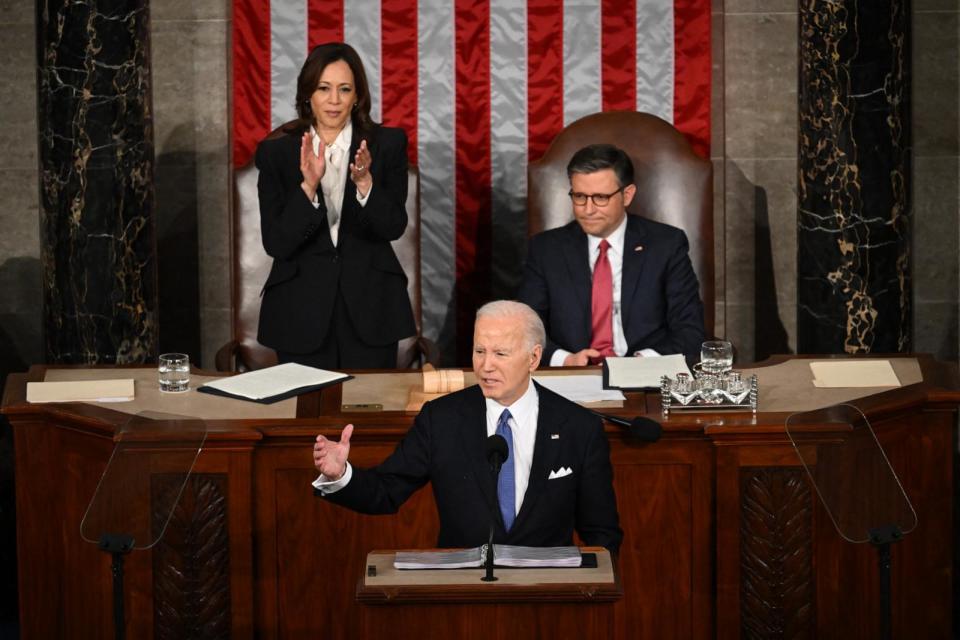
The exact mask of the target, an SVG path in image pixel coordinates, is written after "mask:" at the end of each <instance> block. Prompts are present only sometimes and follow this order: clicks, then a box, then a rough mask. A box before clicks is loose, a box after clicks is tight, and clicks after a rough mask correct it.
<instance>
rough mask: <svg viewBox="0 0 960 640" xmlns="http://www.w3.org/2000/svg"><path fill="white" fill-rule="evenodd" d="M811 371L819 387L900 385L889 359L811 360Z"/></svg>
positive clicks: (815, 383)
mask: <svg viewBox="0 0 960 640" xmlns="http://www.w3.org/2000/svg"><path fill="white" fill-rule="evenodd" d="M810 371H812V372H813V386H815V387H819V388H846V387H899V386H900V380H899V379H898V378H897V374H896V373H895V372H894V370H893V367H892V366H891V365H890V361H889V360H825V361H820V362H811V363H810Z"/></svg>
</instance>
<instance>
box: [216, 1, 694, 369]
mask: <svg viewBox="0 0 960 640" xmlns="http://www.w3.org/2000/svg"><path fill="white" fill-rule="evenodd" d="M233 8H234V14H233V15H234V37H233V53H234V59H233V73H234V162H235V164H236V165H238V166H240V165H243V164H245V163H247V162H248V161H249V160H250V158H251V156H252V153H253V149H254V148H255V147H256V142H257V141H258V140H259V139H260V138H262V137H263V136H265V135H266V134H267V133H268V132H269V131H270V130H271V129H272V128H273V127H275V126H277V125H278V124H281V123H283V122H285V121H287V120H289V119H291V118H293V116H294V104H293V103H294V95H295V92H296V76H297V72H298V71H299V68H300V65H301V64H302V62H303V59H304V57H305V56H306V54H307V52H308V51H309V49H310V48H311V47H313V46H315V45H317V44H319V43H321V42H328V41H331V40H345V41H346V42H349V43H350V44H351V45H353V46H354V48H356V49H357V51H358V52H359V53H360V56H361V58H362V59H363V61H364V65H365V66H366V70H367V74H368V77H369V81H370V85H371V91H372V92H373V94H372V103H373V116H374V119H375V120H382V121H383V122H384V124H387V125H390V126H399V127H403V128H404V129H405V130H406V132H407V135H408V136H409V139H410V147H409V149H410V161H411V162H413V163H416V164H417V165H418V166H419V168H420V175H421V183H422V184H421V214H422V252H421V254H422V274H423V301H424V310H423V311H424V333H425V334H426V335H427V336H429V337H431V338H434V339H437V340H438V341H439V343H440V344H441V346H442V347H444V348H445V352H446V353H449V354H452V353H453V351H452V349H453V345H454V343H455V339H456V336H457V335H459V337H460V340H459V341H457V342H459V346H460V349H459V355H460V357H459V358H457V361H458V363H462V362H464V361H465V359H466V355H467V353H468V349H469V341H470V337H471V333H472V332H471V326H472V323H473V313H474V310H475V309H476V307H477V306H478V305H479V304H482V303H483V302H484V301H485V300H487V299H490V298H491V297H509V296H510V295H512V293H513V290H514V288H515V286H516V284H517V282H516V278H517V274H518V273H519V266H520V260H521V257H522V255H523V253H524V246H525V241H526V220H525V216H524V202H525V198H526V165H527V162H528V161H529V160H533V159H536V158H538V157H539V156H540V155H541V154H542V153H543V151H544V150H545V149H546V147H547V145H548V144H549V142H550V140H551V139H552V138H553V136H555V135H556V134H557V132H558V131H560V129H562V128H563V126H564V125H566V124H569V123H570V122H572V121H573V120H576V119H577V118H580V117H582V116H585V115H588V114H590V113H595V112H597V111H601V110H616V109H636V110H639V111H646V112H649V113H654V114H656V115H658V116H660V117H662V118H664V119H666V120H668V121H672V122H673V123H674V124H675V125H676V126H677V128H678V129H680V130H681V131H683V132H684V133H685V134H687V136H688V137H689V139H690V141H691V143H692V144H693V145H694V148H696V149H697V150H698V151H699V152H700V153H702V154H703V155H704V156H706V155H708V154H709V139H710V112H709V109H710V0H634V1H633V2H630V1H629V0H627V1H624V0H454V1H453V2H452V3H451V2H450V1H449V0H420V1H419V2H417V0H364V1H362V2H361V1H351V2H345V1H344V0H269V2H268V1H267V0H233ZM451 357H452V356H451Z"/></svg>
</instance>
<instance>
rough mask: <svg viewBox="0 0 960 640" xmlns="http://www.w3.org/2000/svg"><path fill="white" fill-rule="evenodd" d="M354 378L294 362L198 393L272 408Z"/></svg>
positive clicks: (203, 388)
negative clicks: (266, 405) (256, 403)
mask: <svg viewBox="0 0 960 640" xmlns="http://www.w3.org/2000/svg"><path fill="white" fill-rule="evenodd" d="M352 378H353V376H351V375H347V374H346V373H339V372H337V371H327V370H326V369H317V368H316V367H308V366H306V365H302V364H297V363H295V362H287V363H285V364H278V365H276V366H274V367H267V368H266V369H258V370H256V371H249V372H247V373H241V374H240V375H236V376H229V377H226V378H220V379H219V380H214V381H213V382H208V383H207V384H205V385H203V386H201V387H198V388H197V391H200V392H201V393H211V394H213V395H217V396H225V397H227V398H236V399H238V400H249V401H250V402H259V403H261V404H271V403H273V402H279V401H280V400H286V399H287V398H292V397H294V396H298V395H300V394H301V393H308V392H310V391H316V390H318V389H323V388H324V387H329V386H330V385H334V384H339V383H341V382H344V381H346V380H350V379H352Z"/></svg>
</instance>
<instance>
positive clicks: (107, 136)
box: [36, 0, 157, 364]
mask: <svg viewBox="0 0 960 640" xmlns="http://www.w3.org/2000/svg"><path fill="white" fill-rule="evenodd" d="M36 24H37V66H38V69H37V85H38V86H37V93H38V100H37V105H38V129H39V150H40V158H39V163H40V182H41V184H40V234H41V237H40V243H41V263H42V274H43V302H44V310H43V317H44V333H45V345H46V358H47V360H48V361H49V362H63V363H82V364H92V363H136V362H144V361H148V360H150V359H152V358H154V357H155V355H156V344H157V321H156V309H157V304H156V297H157V294H156V291H157V273H156V259H155V245H156V241H155V233H154V194H153V132H152V116H151V105H150V65H149V61H150V56H149V42H150V41H149V32H148V27H149V0H114V1H108V0H39V1H38V2H37V23H36Z"/></svg>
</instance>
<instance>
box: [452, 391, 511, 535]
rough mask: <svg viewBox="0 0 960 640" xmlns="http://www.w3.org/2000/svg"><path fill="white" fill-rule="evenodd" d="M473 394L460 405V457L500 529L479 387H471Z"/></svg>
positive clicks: (501, 521) (484, 413)
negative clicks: (465, 462)
mask: <svg viewBox="0 0 960 640" xmlns="http://www.w3.org/2000/svg"><path fill="white" fill-rule="evenodd" d="M473 391H474V392H473V393H471V394H470V397H469V398H468V400H467V401H466V402H464V403H463V404H462V405H461V406H460V413H461V416H462V420H461V421H460V445H461V447H463V456H464V458H465V459H466V460H467V463H468V465H469V467H470V470H471V471H472V472H473V475H474V478H475V479H476V481H477V484H478V485H479V486H480V493H482V494H483V499H484V500H485V501H486V503H487V508H488V509H489V510H490V511H491V512H494V513H496V514H497V522H498V524H499V527H500V529H501V530H503V528H504V525H503V517H502V516H501V515H500V509H499V508H498V504H497V494H496V490H495V484H494V480H493V471H492V470H491V469H490V463H489V462H487V459H486V456H485V455H484V454H485V452H486V446H485V445H486V441H487V406H486V403H485V402H484V399H483V394H482V393H480V388H479V387H473Z"/></svg>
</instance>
